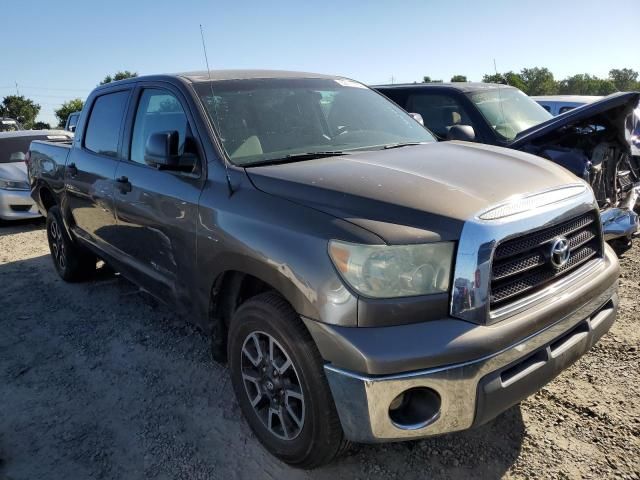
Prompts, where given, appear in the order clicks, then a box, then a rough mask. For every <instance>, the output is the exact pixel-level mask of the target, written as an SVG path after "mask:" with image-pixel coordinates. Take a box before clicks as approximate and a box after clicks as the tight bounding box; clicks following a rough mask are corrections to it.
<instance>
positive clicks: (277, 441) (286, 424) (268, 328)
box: [228, 292, 348, 469]
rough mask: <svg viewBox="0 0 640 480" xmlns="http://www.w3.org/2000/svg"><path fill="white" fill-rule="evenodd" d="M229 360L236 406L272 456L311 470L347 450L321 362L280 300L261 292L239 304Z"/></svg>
mask: <svg viewBox="0 0 640 480" xmlns="http://www.w3.org/2000/svg"><path fill="white" fill-rule="evenodd" d="M228 360H229V369H230V372H231V381H232V384H233V389H234V391H235V394H236V398H237V399H238V403H239V404H240V408H241V409H242V412H243V414H244V416H245V418H246V420H247V422H248V423H249V426H250V427H251V429H252V430H253V432H254V433H255V434H256V436H257V437H258V439H259V440H260V442H261V443H262V444H263V445H264V447H265V448H266V449H267V450H268V451H269V452H271V453H272V454H273V455H275V456H276V457H278V458H280V459H281V460H283V461H284V462H286V463H288V464H290V465H293V466H296V467H301V468H308V469H310V468H315V467H318V466H320V465H323V464H326V463H329V462H331V461H332V460H333V459H334V458H335V457H336V456H337V455H338V454H340V453H341V452H342V451H344V450H345V449H346V448H347V446H348V442H347V441H346V440H345V439H344V434H343V431H342V427H341V425H340V419H339V418H338V414H337V412H336V407H335V404H334V402H333V397H332V396H331V391H330V390H329V385H328V383H327V379H326V377H325V376H324V369H323V361H322V357H321V356H320V353H319V352H318V349H317V347H316V345H315V343H314V342H313V339H312V338H311V335H310V334H309V332H308V331H307V329H306V328H305V326H304V325H303V324H302V322H301V321H300V319H299V317H298V315H297V314H296V313H295V311H294V310H293V309H292V308H291V306H290V305H289V304H288V303H287V302H286V301H285V300H284V299H283V298H282V297H280V296H279V295H277V294H275V293H271V292H268V293H263V294H260V295H258V296H256V297H253V298H251V299H249V300H248V301H247V302H245V303H244V304H242V305H241V306H240V308H239V309H238V310H237V311H236V313H235V314H234V316H233V319H232V321H231V325H230V328H229V342H228Z"/></svg>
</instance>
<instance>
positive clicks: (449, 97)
mask: <svg viewBox="0 0 640 480" xmlns="http://www.w3.org/2000/svg"><path fill="white" fill-rule="evenodd" d="M374 88H376V89H377V90H378V91H379V92H380V93H382V94H384V95H385V96H387V97H388V98H390V99H391V100H393V101H394V102H396V103H397V104H398V105H400V106H401V107H402V108H404V109H405V110H407V111H408V112H413V113H415V114H419V115H420V116H421V117H422V119H423V121H424V125H425V126H426V127H427V128H428V129H429V130H431V131H432V132H433V133H434V134H435V135H436V137H438V139H439V140H464V141H472V142H479V143H487V144H490V145H498V146H502V147H507V148H513V149H517V150H522V151H525V152H528V153H532V154H535V155H538V156H540V157H543V158H546V159H548V160H551V161H552V162H555V163H557V164H559V165H562V166H563V167H565V168H567V169H568V170H570V171H571V172H572V173H574V174H575V175H577V176H578V177H580V178H583V179H584V180H586V181H587V182H589V184H590V185H591V187H592V188H593V191H594V193H595V195H596V198H597V201H598V205H599V207H600V210H601V214H602V223H603V228H604V231H605V238H606V240H608V241H609V242H611V244H612V245H613V246H614V247H616V249H617V250H618V251H619V252H620V251H624V250H626V249H627V248H628V247H629V246H630V244H631V239H632V237H633V236H634V235H635V234H636V232H637V230H638V215H637V213H636V207H637V203H638V195H639V193H640V168H638V163H637V162H635V161H634V160H633V159H632V152H631V145H630V142H629V141H628V139H627V138H626V137H627V136H628V134H627V133H626V131H627V129H626V125H625V123H626V119H627V118H628V117H629V116H630V115H631V112H633V110H634V109H635V108H636V107H637V105H638V100H639V99H640V93H638V92H630V93H615V94H612V95H609V96H607V97H605V98H603V99H601V100H599V101H597V102H594V103H591V104H589V105H585V106H583V107H580V108H576V109H575V110H571V111H568V112H566V113H564V114H563V115H559V116H557V117H553V116H552V115H551V114H550V113H549V112H547V111H546V110H545V109H544V108H542V107H541V106H540V105H538V103H536V102H535V101H534V100H533V99H531V97H528V96H527V95H525V94H524V93H523V92H522V91H520V90H518V89H517V88H514V87H510V86H507V85H499V84H487V83H473V82H464V83H436V84H409V85H384V86H377V87H374Z"/></svg>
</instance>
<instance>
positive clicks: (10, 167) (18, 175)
mask: <svg viewBox="0 0 640 480" xmlns="http://www.w3.org/2000/svg"><path fill="white" fill-rule="evenodd" d="M0 178H2V179H3V180H11V181H12V182H26V181H27V180H28V177H27V166H26V165H25V163H24V162H11V163H0Z"/></svg>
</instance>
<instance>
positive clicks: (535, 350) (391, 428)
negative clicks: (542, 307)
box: [325, 282, 617, 443]
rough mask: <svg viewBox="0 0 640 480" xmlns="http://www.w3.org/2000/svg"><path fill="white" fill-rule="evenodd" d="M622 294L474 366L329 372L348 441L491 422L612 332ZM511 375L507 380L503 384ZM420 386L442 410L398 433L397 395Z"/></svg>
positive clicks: (606, 296)
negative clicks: (394, 406) (369, 373)
mask: <svg viewBox="0 0 640 480" xmlns="http://www.w3.org/2000/svg"><path fill="white" fill-rule="evenodd" d="M616 290H617V282H616V283H615V284H613V285H611V286H610V287H609V288H608V289H606V290H605V291H603V292H602V294H600V295H598V296H597V297H595V298H592V299H590V300H589V301H588V302H587V303H586V304H584V305H583V306H582V307H580V308H578V309H576V310H574V311H573V313H571V314H569V315H567V316H566V317H564V318H562V319H560V320H559V321H557V322H556V323H554V324H552V325H551V326H549V327H547V328H546V329H544V330H541V331H539V332H537V333H535V334H533V335H531V336H530V337H528V338H526V339H524V340H523V341H520V342H518V343H517V344H515V345H512V346H510V347H508V348H506V349H503V350H502V351H499V352H496V353H495V354H492V355H490V356H487V357H484V358H480V359H477V360H474V361H470V362H466V363H461V364H455V365H449V366H443V367H440V368H432V369H428V370H422V371H416V372H410V373H404V374H399V375H386V376H366V375H360V374H357V373H354V372H349V371H345V370H341V369H339V368H335V367H333V366H331V365H330V364H328V365H326V366H325V372H326V375H327V378H328V381H329V385H330V388H331V392H332V394H333V398H334V400H335V404H336V407H337V410H338V414H339V416H340V421H341V423H342V428H343V430H344V432H345V435H346V437H347V438H348V439H349V440H351V441H355V442H362V443H372V442H383V441H385V442H386V441H393V440H408V439H414V438H419V437H425V436H430V435H438V434H442V433H447V432H454V431H458V430H464V429H467V428H470V427H472V426H474V425H477V424H479V423H483V422H485V421H488V420H490V419H491V418H493V417H495V416H496V415H497V414H499V413H500V412H502V411H504V410H506V409H507V408H508V407H509V406H511V405H513V404H515V403H517V402H518V401H520V400H522V399H523V398H525V397H526V396H528V395H529V394H531V393H533V391H536V390H538V389H539V388H541V387H542V386H543V385H544V384H546V383H547V382H548V381H550V380H551V379H552V378H554V377H555V376H556V375H557V374H558V373H560V372H561V371H562V370H564V369H565V368H566V367H568V366H569V365H570V364H571V363H573V361H575V360H576V359H577V358H579V357H580V356H581V355H582V354H584V353H585V352H586V351H587V350H589V349H590V348H591V347H592V346H593V344H595V343H596V342H597V341H598V339H599V338H600V337H601V336H602V335H603V334H604V333H606V332H607V331H608V330H609V328H610V327H611V325H612V324H613V322H614V319H615V315H616V311H617V294H616ZM532 358H534V359H535V361H531V360H530V359H532ZM519 368H520V370H518V369H519ZM507 371H508V372H509V377H508V379H506V377H503V378H501V373H502V372H507ZM514 372H515V374H514ZM489 380H490V382H489V383H490V385H489V386H488V387H487V382H488V381H489ZM496 385H497V387H496ZM414 387H427V388H430V389H433V390H435V391H436V392H437V393H438V394H439V396H440V399H441V405H440V410H439V412H438V414H437V415H434V416H433V418H432V419H431V420H430V421H428V422H425V423H424V424H421V425H418V426H410V427H406V428H405V427H403V428H400V427H399V426H397V425H396V424H395V423H394V422H392V421H391V419H390V417H389V406H390V404H391V403H392V401H393V400H394V398H396V396H398V395H399V394H400V393H402V392H404V391H406V390H407V389H409V388H414Z"/></svg>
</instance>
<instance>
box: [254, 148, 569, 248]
mask: <svg viewBox="0 0 640 480" xmlns="http://www.w3.org/2000/svg"><path fill="white" fill-rule="evenodd" d="M246 172H247V174H248V176H249V178H250V179H251V181H252V182H253V184H254V185H255V187H256V188H258V189H259V190H261V191H263V192H266V193H269V194H272V195H278V196H280V197H283V198H286V199H289V200H291V201H293V202H296V203H299V204H302V205H305V206H308V207H311V208H314V209H317V210H320V211H322V212H325V213H328V214H330V215H333V216H335V217H337V218H341V219H344V220H346V221H349V222H351V223H354V224H356V225H359V226H361V227H363V228H365V229H367V230H369V231H371V232H373V233H375V234H376V235H378V236H379V237H380V238H381V239H382V240H384V241H385V242H387V243H389V244H401V243H419V242H428V241H438V240H457V239H458V238H459V237H460V233H461V230H462V226H463V224H464V221H465V220H467V219H469V218H471V217H473V216H474V215H475V214H477V213H478V212H480V211H482V210H485V209H486V208H487V207H489V206H491V205H495V204H497V203H500V202H503V201H504V200H505V199H508V198H509V197H512V196H514V195H521V194H525V193H533V192H538V191H541V190H546V189H549V188H554V187H558V186H561V185H565V184H568V183H575V182H576V178H575V177H574V176H573V175H572V174H571V173H569V172H568V171H567V170H565V169H563V168H561V167H558V166H557V165H554V164H553V163H551V162H548V161H546V160H543V159H541V158H538V157H535V156H533V155H529V154H526V153H523V152H518V151H514V150H507V149H503V148H499V147H494V146H490V145H480V144H475V143H465V142H446V143H430V144H426V145H417V146H408V147H404V148H396V149H389V150H381V151H374V152H358V153H353V154H350V155H345V156H339V157H330V158H325V159H317V160H309V161H300V162H297V163H288V164H281V165H270V166H263V167H252V168H247V169H246Z"/></svg>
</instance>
